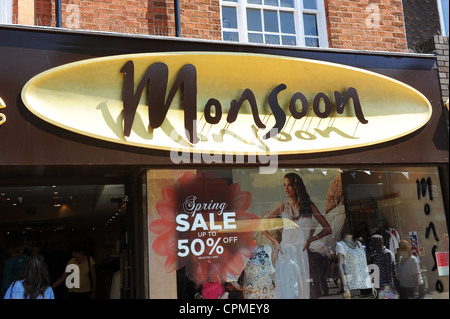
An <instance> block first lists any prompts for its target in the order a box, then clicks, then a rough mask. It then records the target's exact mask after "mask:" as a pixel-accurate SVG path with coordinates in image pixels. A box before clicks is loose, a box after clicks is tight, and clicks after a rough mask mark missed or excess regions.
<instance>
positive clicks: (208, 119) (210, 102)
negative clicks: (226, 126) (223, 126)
mask: <svg viewBox="0 0 450 319" xmlns="http://www.w3.org/2000/svg"><path fill="white" fill-rule="evenodd" d="M213 105H214V107H215V115H214V116H212V115H211V107H212V106H213ZM204 114H205V120H206V122H208V123H209V124H217V123H219V122H220V119H221V118H222V105H221V104H220V102H219V101H218V100H217V99H213V98H211V99H209V100H208V102H206V105H205V111H204Z"/></svg>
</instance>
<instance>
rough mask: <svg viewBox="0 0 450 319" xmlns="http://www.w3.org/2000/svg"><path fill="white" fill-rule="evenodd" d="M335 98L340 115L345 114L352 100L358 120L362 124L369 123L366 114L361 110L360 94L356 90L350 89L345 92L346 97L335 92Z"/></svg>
mask: <svg viewBox="0 0 450 319" xmlns="http://www.w3.org/2000/svg"><path fill="white" fill-rule="evenodd" d="M334 98H335V99H336V111H337V112H338V113H339V114H342V113H343V112H344V108H345V105H346V104H347V102H348V101H349V100H350V99H352V100H353V107H354V109H355V114H356V118H357V119H358V120H359V121H360V122H361V123H362V124H367V123H368V122H369V121H367V120H366V119H365V118H364V114H363V112H362V108H361V102H360V101H359V97H358V92H357V91H356V89H355V88H352V87H350V88H348V90H347V92H345V94H344V95H341V93H340V92H338V91H334Z"/></svg>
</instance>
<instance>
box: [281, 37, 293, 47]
mask: <svg viewBox="0 0 450 319" xmlns="http://www.w3.org/2000/svg"><path fill="white" fill-rule="evenodd" d="M281 41H282V44H283V45H296V44H297V39H296V37H294V36H286V35H283V36H282V37H281Z"/></svg>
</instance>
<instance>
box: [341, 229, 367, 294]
mask: <svg viewBox="0 0 450 319" xmlns="http://www.w3.org/2000/svg"><path fill="white" fill-rule="evenodd" d="M336 255H337V260H338V267H339V273H340V275H341V282H342V288H343V289H344V298H347V299H350V298H352V295H356V294H357V292H359V289H370V288H372V290H373V287H372V282H371V279H370V275H369V269H368V267H367V260H366V253H365V250H364V246H363V245H362V244H361V243H360V242H359V241H357V240H354V239H353V235H352V234H349V233H346V234H345V235H344V236H343V238H342V240H341V241H339V242H337V243H336Z"/></svg>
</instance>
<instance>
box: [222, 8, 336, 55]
mask: <svg viewBox="0 0 450 319" xmlns="http://www.w3.org/2000/svg"><path fill="white" fill-rule="evenodd" d="M316 1H317V9H316V10H311V9H304V8H303V0H294V8H288V7H281V6H268V5H263V4H250V3H247V0H237V2H232V1H227V0H221V1H220V14H221V17H222V8H223V7H234V8H236V14H237V29H232V28H224V27H223V25H222V19H221V27H222V40H223V32H237V33H238V35H239V43H249V41H248V30H247V14H246V9H247V8H250V9H259V10H271V11H277V12H280V11H281V12H293V14H294V24H295V30H296V34H295V37H296V45H295V46H301V47H305V46H306V43H305V32H304V27H303V25H304V24H303V14H305V13H306V14H308V13H310V14H315V15H316V17H317V18H316V22H317V33H318V37H317V38H318V40H319V47H320V48H327V47H328V35H327V25H326V17H325V4H324V0H316ZM262 19H263V17H262ZM258 33H259V32H258ZM261 34H263V35H265V34H271V33H270V32H264V31H263V32H261ZM275 34H278V35H283V33H282V32H281V30H280V31H279V32H278V33H275ZM261 44H263V43H261ZM280 45H282V44H280ZM286 46H287V45H286Z"/></svg>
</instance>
